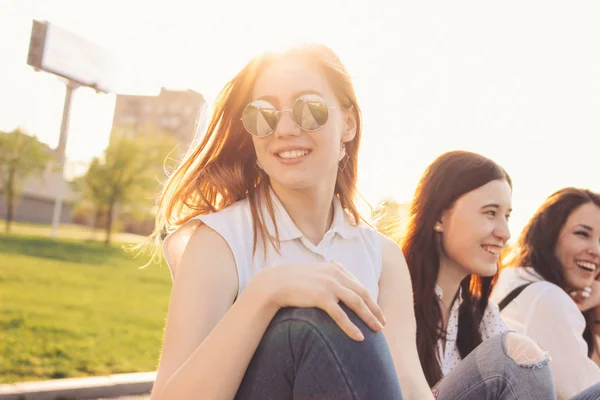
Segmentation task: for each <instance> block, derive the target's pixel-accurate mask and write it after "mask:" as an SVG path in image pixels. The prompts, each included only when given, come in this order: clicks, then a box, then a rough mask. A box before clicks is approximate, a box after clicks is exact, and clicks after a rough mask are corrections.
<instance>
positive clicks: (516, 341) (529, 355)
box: [504, 332, 550, 368]
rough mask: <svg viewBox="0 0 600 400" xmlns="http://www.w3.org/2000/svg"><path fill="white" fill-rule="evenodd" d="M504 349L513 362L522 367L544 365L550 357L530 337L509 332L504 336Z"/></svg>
mask: <svg viewBox="0 0 600 400" xmlns="http://www.w3.org/2000/svg"><path fill="white" fill-rule="evenodd" d="M504 345H505V351H506V355H507V356H508V357H510V358H511V359H512V360H513V361H514V362H515V363H517V364H518V365H520V366H523V367H530V368H537V367H543V366H545V365H546V364H547V363H548V362H549V360H550V358H549V357H548V353H547V352H545V351H543V350H542V349H541V348H540V347H539V346H538V345H537V343H535V342H534V341H533V340H532V339H531V338H530V337H528V336H525V335H520V334H518V333H514V332H509V333H507V334H506V336H505V342H504Z"/></svg>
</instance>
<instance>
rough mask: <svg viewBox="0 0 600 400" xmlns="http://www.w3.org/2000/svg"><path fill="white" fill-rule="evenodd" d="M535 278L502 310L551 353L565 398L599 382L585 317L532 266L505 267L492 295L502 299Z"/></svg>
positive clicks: (557, 384)
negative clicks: (589, 349) (589, 348)
mask: <svg viewBox="0 0 600 400" xmlns="http://www.w3.org/2000/svg"><path fill="white" fill-rule="evenodd" d="M530 282H533V283H532V284H531V285H529V286H527V288H525V290H523V292H521V294H519V295H518V296H517V297H516V298H515V299H514V300H513V301H511V302H510V303H509V304H508V305H507V306H506V308H504V309H503V310H502V313H501V314H502V317H503V318H504V320H505V321H506V323H507V325H508V326H509V328H510V329H511V330H514V331H516V332H518V333H521V334H524V335H527V336H529V337H530V338H532V339H533V340H535V341H536V342H537V343H538V345H539V346H540V347H541V348H542V349H543V350H545V351H548V352H549V354H550V356H551V357H552V362H551V363H550V369H551V371H552V376H553V378H554V384H555V387H556V394H557V397H558V400H563V399H564V400H566V399H570V398H572V397H573V396H574V395H576V394H578V393H580V392H582V391H583V390H585V389H587V388H588V387H589V386H591V385H593V384H595V383H597V382H600V368H599V367H598V365H596V363H594V361H592V360H591V359H590V358H589V357H588V356H587V352H588V346H587V343H586V342H585V340H584V339H583V336H582V334H583V331H584V328H585V318H584V317H583V314H582V313H581V311H579V308H578V307H577V304H576V303H575V302H574V301H573V299H571V297H570V296H569V295H568V294H567V293H566V292H565V291H564V290H562V289H561V288H560V287H558V286H556V285H554V284H553V283H550V282H547V281H545V280H543V279H542V277H540V276H539V275H538V274H537V273H536V272H535V271H534V270H533V268H506V269H504V270H502V272H501V273H500V278H499V279H498V282H497V283H496V287H495V289H494V293H493V294H492V299H493V300H495V301H496V302H500V301H502V299H503V298H504V297H506V295H508V294H509V293H510V292H511V291H512V290H513V289H515V288H517V287H519V286H521V285H524V284H526V283H530Z"/></svg>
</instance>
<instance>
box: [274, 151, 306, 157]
mask: <svg viewBox="0 0 600 400" xmlns="http://www.w3.org/2000/svg"><path fill="white" fill-rule="evenodd" d="M307 154H308V150H288V151H282V152H281V153H279V154H278V156H279V157H281V158H300V157H303V156H305V155H307Z"/></svg>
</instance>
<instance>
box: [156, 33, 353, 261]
mask: <svg viewBox="0 0 600 400" xmlns="http://www.w3.org/2000/svg"><path fill="white" fill-rule="evenodd" d="M288 58H299V59H302V60H307V61H309V62H310V63H312V64H313V65H315V66H316V67H317V68H318V69H319V70H320V71H321V72H322V73H323V75H324V76H325V78H326V79H327V81H328V83H329V85H330V86H331V88H332V90H333V92H334V93H335V95H336V97H337V99H338V101H339V102H340V105H341V106H342V107H343V108H344V109H348V110H350V109H351V110H352V112H353V113H354V117H355V119H356V123H357V127H356V136H355V137H354V139H353V140H352V141H350V142H348V143H346V154H347V156H348V157H347V160H345V161H344V162H345V166H344V168H340V169H339V171H338V176H337V180H336V184H335V195H336V196H337V197H338V198H339V200H340V202H341V204H342V207H343V208H344V209H345V210H346V211H347V212H348V213H349V214H350V216H351V217H353V218H354V221H355V222H356V223H358V222H359V221H360V215H359V213H358V210H357V207H356V205H355V203H354V196H355V192H356V180H357V156H358V150H359V144H360V137H361V114H360V108H359V106H358V103H357V100H356V94H355V92H354V87H353V85H352V81H351V78H350V76H349V74H348V72H347V71H346V69H345V67H344V66H343V64H342V62H341V61H340V59H339V58H338V57H337V56H336V54H335V53H334V52H333V51H332V50H331V49H329V48H328V47H326V46H323V45H305V46H299V47H295V48H292V49H289V50H287V51H285V52H267V53H264V54H262V55H261V56H259V57H256V58H254V59H253V60H251V61H250V62H249V63H248V64H247V65H246V66H245V67H244V68H243V69H242V70H241V71H240V72H239V73H238V74H237V75H236V76H235V77H234V78H233V79H232V80H231V81H229V82H228V83H227V84H226V85H225V87H224V88H223V89H222V91H221V92H220V94H219V96H218V97H217V99H216V102H215V107H214V112H213V114H212V117H211V119H210V122H209V124H208V128H207V131H206V134H205V135H204V137H203V138H202V140H201V141H200V142H199V143H198V144H197V145H196V147H195V148H194V149H193V150H191V151H189V152H188V154H187V155H186V157H185V159H183V161H182V162H181V163H180V165H179V166H178V167H177V169H176V170H175V171H174V172H173V174H172V175H171V176H170V177H169V178H168V180H167V182H166V184H165V186H164V189H163V190H162V193H161V195H160V199H159V201H158V212H157V215H156V224H155V229H154V232H153V233H152V235H151V236H150V238H151V239H153V241H154V250H153V252H152V259H153V260H159V259H160V258H161V255H160V251H161V239H162V238H163V237H164V236H165V235H167V234H169V233H171V232H173V231H174V230H176V229H177V228H179V227H180V226H182V225H183V224H184V223H185V222H187V221H188V220H190V219H191V218H193V217H194V216H197V215H202V214H208V213H213V212H216V211H218V210H221V209H223V208H225V207H227V206H229V205H231V204H233V203H235V202H237V201H239V200H241V199H244V198H248V199H249V201H250V207H251V210H252V219H253V225H254V250H256V245H257V237H258V235H261V237H263V238H267V239H268V240H270V241H271V243H273V245H275V246H276V247H278V246H277V245H276V244H277V243H278V233H277V226H276V224H275V231H276V237H274V238H273V237H271V236H270V235H269V233H268V230H267V229H266V227H265V222H264V218H265V216H263V215H262V213H261V212H260V211H259V210H260V203H261V202H262V201H264V202H265V204H266V208H267V210H268V212H269V214H270V217H271V218H274V214H273V205H272V204H271V199H270V197H269V196H267V193H268V190H269V189H268V188H269V179H268V176H266V175H265V174H264V173H260V172H259V170H258V169H257V168H256V153H255V151H254V146H253V143H252V138H251V137H250V135H249V134H248V133H247V132H246V131H245V129H244V127H243V125H242V122H241V120H240V117H241V115H242V111H243V108H244V107H245V106H246V104H247V103H248V102H250V101H251V100H252V99H251V95H252V90H253V87H254V83H255V81H256V79H257V78H258V76H259V75H260V74H261V73H262V72H263V71H264V70H265V69H266V68H268V67H269V66H270V65H273V64H274V63H276V62H278V61H280V60H283V59H288ZM264 243H266V240H265V241H264Z"/></svg>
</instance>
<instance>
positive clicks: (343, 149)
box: [338, 143, 346, 162]
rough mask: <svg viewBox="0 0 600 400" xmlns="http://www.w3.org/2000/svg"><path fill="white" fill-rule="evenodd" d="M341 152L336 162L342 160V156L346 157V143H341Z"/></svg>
mask: <svg viewBox="0 0 600 400" xmlns="http://www.w3.org/2000/svg"><path fill="white" fill-rule="evenodd" d="M341 153H342V154H341V155H340V158H338V162H339V161H342V160H343V159H344V157H346V143H342V148H341Z"/></svg>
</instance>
